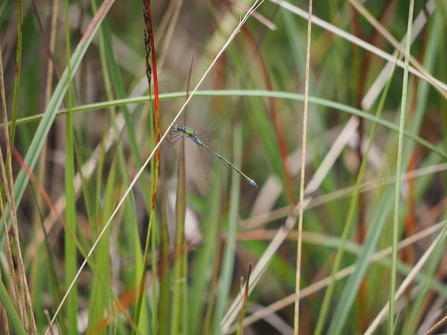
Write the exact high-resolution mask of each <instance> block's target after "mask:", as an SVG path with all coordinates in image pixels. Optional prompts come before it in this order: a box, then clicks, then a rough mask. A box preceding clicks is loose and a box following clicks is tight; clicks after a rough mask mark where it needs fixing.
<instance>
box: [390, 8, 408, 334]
mask: <svg viewBox="0 0 447 335" xmlns="http://www.w3.org/2000/svg"><path fill="white" fill-rule="evenodd" d="M413 10H414V1H413V0H410V3H409V10H408V28H407V45H406V47H405V52H406V54H407V55H409V54H410V46H411V29H412V27H413ZM409 63H410V60H409V57H405V68H404V78H403V82H402V85H403V87H402V103H401V111H400V122H399V137H398V144H397V162H396V163H397V164H396V188H395V194H394V220H393V240H392V245H393V254H392V257H391V274H390V276H391V278H390V308H389V311H388V334H389V335H391V334H394V327H395V323H394V321H395V320H394V312H395V311H394V309H395V307H394V295H395V291H396V272H397V270H396V263H397V241H398V235H399V205H400V199H401V197H400V194H401V193H400V191H401V189H400V188H401V176H402V151H403V141H404V134H403V129H404V126H405V121H406V113H407V90H408V66H409Z"/></svg>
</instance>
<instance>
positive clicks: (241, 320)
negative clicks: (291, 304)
mask: <svg viewBox="0 0 447 335" xmlns="http://www.w3.org/2000/svg"><path fill="white" fill-rule="evenodd" d="M311 1H312V0H311ZM250 274H251V263H250V266H249V267H248V276H247V281H246V282H245V290H244V297H243V299H242V307H241V312H240V313H239V323H238V328H237V332H236V334H237V335H242V329H243V324H244V316H245V311H246V309H247V303H248V295H249V292H250Z"/></svg>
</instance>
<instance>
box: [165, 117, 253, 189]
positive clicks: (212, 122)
mask: <svg viewBox="0 0 447 335" xmlns="http://www.w3.org/2000/svg"><path fill="white" fill-rule="evenodd" d="M222 121H223V115H222V113H220V112H217V113H215V114H214V115H213V116H212V117H211V118H210V119H209V120H208V121H207V122H206V123H205V124H204V125H203V126H202V127H200V128H199V129H197V131H195V130H192V129H188V128H186V127H185V126H184V125H183V123H179V124H178V125H176V126H175V127H173V128H172V129H171V131H170V132H169V140H168V142H169V143H170V146H173V145H174V144H176V143H177V142H178V140H180V139H181V138H182V137H186V138H189V139H190V140H192V141H193V142H194V143H195V144H197V148H198V149H199V154H200V160H201V161H202V167H203V172H204V173H205V179H206V181H207V182H208V185H209V186H211V185H212V184H213V179H212V176H211V170H210V167H209V164H208V161H207V159H206V157H205V153H204V152H203V148H205V149H206V150H208V151H209V152H211V153H212V154H213V155H214V156H216V157H217V158H218V159H219V160H220V161H221V162H222V163H223V165H225V166H227V167H228V166H230V167H231V168H232V169H233V170H234V171H236V172H237V173H239V174H240V175H241V176H242V178H244V179H245V180H246V181H247V182H248V183H250V185H253V186H255V187H258V185H257V184H256V182H255V181H254V180H253V179H251V178H250V177H248V176H247V175H246V174H245V173H243V172H242V171H241V170H239V169H238V168H237V167H236V166H234V164H233V163H231V162H230V161H229V160H228V159H225V158H224V157H222V156H221V155H219V154H218V153H217V152H215V151H214V150H213V149H211V148H210V147H209V146H208V145H206V144H205V142H210V141H211V137H210V135H209V134H208V133H209V132H210V131H213V130H214V129H216V128H217V127H219V125H220V124H221V123H222Z"/></svg>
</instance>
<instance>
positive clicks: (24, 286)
mask: <svg viewBox="0 0 447 335" xmlns="http://www.w3.org/2000/svg"><path fill="white" fill-rule="evenodd" d="M0 56H1V54H0ZM0 65H1V66H3V64H1V63H0ZM19 72H20V71H19ZM1 76H2V79H1V80H2V83H1V85H2V100H3V107H2V109H3V118H4V121H5V122H7V121H8V114H7V110H6V99H5V96H4V81H3V70H2V73H1ZM11 127H12V126H11ZM10 136H11V135H10V132H9V128H8V127H5V142H6V163H7V166H6V167H5V165H4V163H3V162H4V159H3V154H2V153H1V151H0V159H1V164H0V167H1V173H2V179H3V183H4V187H5V194H6V199H7V202H8V208H9V209H10V215H11V227H12V231H13V236H14V241H15V248H16V253H17V257H16V262H17V265H16V266H14V267H12V268H11V271H14V272H15V270H17V271H18V273H19V276H18V277H17V278H16V279H18V284H19V291H18V293H19V294H18V295H17V296H16V298H17V303H18V306H20V307H19V308H20V315H21V317H22V322H23V325H24V327H25V328H27V329H28V327H31V330H30V331H31V332H32V333H33V334H37V327H36V323H35V320H34V315H33V308H32V303H31V297H30V294H29V288H28V282H27V278H26V271H25V266H24V263H23V257H22V251H21V247H20V238H19V228H18V220H17V212H16V208H17V207H16V201H15V197H14V177H13V175H12V154H11V148H10V146H11V143H13V142H11V141H10ZM5 213H6V211H4V212H3V214H2V216H5ZM6 231H7V229H6V230H4V232H6ZM10 247H11V244H10ZM10 250H11V252H12V249H10ZM11 257H12V256H11ZM22 308H23V310H22Z"/></svg>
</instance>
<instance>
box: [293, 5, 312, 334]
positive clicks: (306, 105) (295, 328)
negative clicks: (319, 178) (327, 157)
mask: <svg viewBox="0 0 447 335" xmlns="http://www.w3.org/2000/svg"><path fill="white" fill-rule="evenodd" d="M312 4H313V0H310V1H309V19H308V20H307V47H306V78H305V83H304V111H303V135H302V143H301V148H302V149H301V179H300V202H299V213H298V240H297V257H296V258H297V259H296V270H295V271H296V281H295V294H296V297H295V313H294V326H293V333H294V335H298V333H299V326H300V324H299V320H300V319H299V317H300V287H301V249H302V232H303V217H304V183H305V181H304V178H305V176H306V149H307V123H308V121H307V118H308V114H309V81H310V47H311V36H312Z"/></svg>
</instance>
